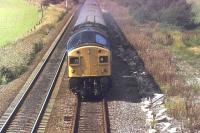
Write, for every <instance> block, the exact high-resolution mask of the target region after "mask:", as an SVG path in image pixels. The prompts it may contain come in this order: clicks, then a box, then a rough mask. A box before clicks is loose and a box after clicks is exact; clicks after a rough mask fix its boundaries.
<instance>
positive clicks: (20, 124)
mask: <svg viewBox="0 0 200 133" xmlns="http://www.w3.org/2000/svg"><path fill="white" fill-rule="evenodd" d="M75 19H76V14H75V15H74V14H72V16H71V17H70V19H69V21H68V22H67V23H66V25H65V26H64V28H63V29H62V31H61V32H60V34H59V35H58V37H57V38H56V40H55V42H54V43H53V44H52V46H51V47H50V49H49V50H48V51H47V53H46V54H45V56H44V58H43V59H42V63H40V64H38V66H37V67H36V69H35V70H34V72H33V74H32V75H31V76H30V78H29V79H28V80H27V82H26V84H25V85H24V87H23V88H22V90H21V91H20V92H19V94H18V95H17V96H16V98H15V99H14V100H13V102H12V103H11V104H10V106H9V107H8V109H7V110H6V112H5V113H4V115H3V116H2V117H1V118H0V132H1V133H3V132H11V133H13V132H36V131H37V128H38V126H39V123H40V121H41V118H42V115H43V113H44V111H45V108H46V105H47V103H48V101H49V97H50V95H51V93H52V90H53V88H54V85H55V83H56V80H57V77H58V75H59V72H60V70H61V68H62V64H63V61H64V59H65V55H66V50H65V49H66V48H65V45H66V42H67V39H68V37H69V34H70V32H69V31H70V30H71V27H72V25H73V23H74V20H75Z"/></svg>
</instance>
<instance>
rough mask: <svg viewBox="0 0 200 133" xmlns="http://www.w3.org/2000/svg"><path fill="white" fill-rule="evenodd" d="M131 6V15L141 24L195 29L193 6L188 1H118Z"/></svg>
mask: <svg viewBox="0 0 200 133" xmlns="http://www.w3.org/2000/svg"><path fill="white" fill-rule="evenodd" d="M117 1H118V2H119V3H120V4H121V5H124V6H129V9H130V14H131V15H133V17H134V18H135V19H136V20H137V21H139V22H141V23H145V22H147V21H157V22H161V23H166V24H169V25H176V26H183V27H185V28H188V29H190V28H194V27H196V26H197V25H198V24H196V22H195V20H194V17H195V14H194V12H193V10H192V5H191V4H189V3H188V2H187V1H186V0H132V1H128V0H123V1H122V0H117Z"/></svg>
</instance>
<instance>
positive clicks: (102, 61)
mask: <svg viewBox="0 0 200 133" xmlns="http://www.w3.org/2000/svg"><path fill="white" fill-rule="evenodd" d="M99 63H108V56H99Z"/></svg>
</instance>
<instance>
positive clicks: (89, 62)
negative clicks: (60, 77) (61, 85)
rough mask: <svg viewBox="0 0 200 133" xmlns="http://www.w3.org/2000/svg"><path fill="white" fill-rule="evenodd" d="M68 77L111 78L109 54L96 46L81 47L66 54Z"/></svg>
mask: <svg viewBox="0 0 200 133" xmlns="http://www.w3.org/2000/svg"><path fill="white" fill-rule="evenodd" d="M68 76H69V78H72V77H99V76H111V53H110V50H109V49H106V48H102V47H98V46H82V47H79V48H76V49H73V50H72V51H70V52H69V53H68Z"/></svg>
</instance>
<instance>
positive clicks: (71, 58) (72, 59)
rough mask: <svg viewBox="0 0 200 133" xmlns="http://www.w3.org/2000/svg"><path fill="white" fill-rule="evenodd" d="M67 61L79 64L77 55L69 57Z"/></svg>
mask: <svg viewBox="0 0 200 133" xmlns="http://www.w3.org/2000/svg"><path fill="white" fill-rule="evenodd" d="M69 63H70V64H79V58H78V57H70V59H69Z"/></svg>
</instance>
